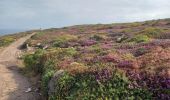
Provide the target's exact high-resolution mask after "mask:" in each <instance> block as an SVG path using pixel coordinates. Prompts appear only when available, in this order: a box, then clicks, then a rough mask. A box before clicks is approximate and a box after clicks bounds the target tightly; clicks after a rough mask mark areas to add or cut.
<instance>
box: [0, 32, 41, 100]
mask: <svg viewBox="0 0 170 100" xmlns="http://www.w3.org/2000/svg"><path fill="white" fill-rule="evenodd" d="M33 34H34V33H33ZM33 34H31V35H28V36H25V37H23V38H20V39H18V40H17V41H15V42H14V43H12V44H11V45H9V46H8V47H6V48H4V50H3V51H1V52H0V100H37V99H38V96H37V95H38V93H36V92H34V91H31V92H25V91H26V90H27V89H28V88H30V87H32V86H31V84H30V82H29V81H28V79H27V78H26V77H24V76H23V75H22V74H21V73H20V72H19V68H18V67H17V62H18V59H17V57H18V56H17V55H18V53H20V52H21V50H20V49H19V47H20V46H21V45H22V44H23V43H24V42H25V41H26V40H27V39H29V38H30V37H31V36H32V35H33Z"/></svg>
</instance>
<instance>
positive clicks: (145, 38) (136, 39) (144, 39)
mask: <svg viewBox="0 0 170 100" xmlns="http://www.w3.org/2000/svg"><path fill="white" fill-rule="evenodd" d="M149 40H150V39H149V37H148V36H147V35H142V34H140V35H136V36H135V37H133V38H131V39H130V40H128V42H135V43H141V42H148V41H149Z"/></svg>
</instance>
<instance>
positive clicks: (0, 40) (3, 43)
mask: <svg viewBox="0 0 170 100" xmlns="http://www.w3.org/2000/svg"><path fill="white" fill-rule="evenodd" d="M14 41H15V39H14V38H12V37H2V38H0V47H2V46H6V45H9V44H10V43H12V42H14Z"/></svg>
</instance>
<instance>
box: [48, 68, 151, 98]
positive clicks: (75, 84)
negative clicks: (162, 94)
mask: <svg viewBox="0 0 170 100" xmlns="http://www.w3.org/2000/svg"><path fill="white" fill-rule="evenodd" d="M129 84H130V82H129V81H128V78H127V77H126V76H124V75H123V74H121V73H119V72H117V71H114V72H113V75H112V77H110V78H109V79H107V80H106V81H102V80H98V79H96V76H95V74H94V72H87V73H83V74H82V73H81V74H76V75H75V76H72V75H69V74H68V73H65V75H64V76H63V77H61V78H60V79H59V80H58V81H57V82H56V93H55V94H54V95H53V96H51V97H50V99H51V100H52V98H53V99H54V98H55V99H56V100H80V99H81V100H118V99H120V100H125V99H130V100H136V99H151V93H149V92H148V91H147V90H144V89H140V88H139V89H138V88H134V89H130V88H128V85H129Z"/></svg>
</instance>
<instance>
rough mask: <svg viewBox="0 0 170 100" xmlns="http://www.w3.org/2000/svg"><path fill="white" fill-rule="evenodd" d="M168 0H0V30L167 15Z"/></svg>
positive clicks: (148, 18)
mask: <svg viewBox="0 0 170 100" xmlns="http://www.w3.org/2000/svg"><path fill="white" fill-rule="evenodd" d="M169 10H170V0H0V29H36V28H52V27H63V26H70V25H77V24H97V23H115V22H133V21H143V20H150V19H159V18H170V11H169Z"/></svg>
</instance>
